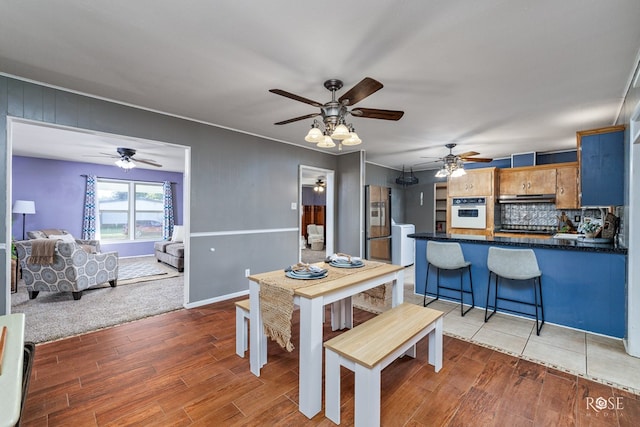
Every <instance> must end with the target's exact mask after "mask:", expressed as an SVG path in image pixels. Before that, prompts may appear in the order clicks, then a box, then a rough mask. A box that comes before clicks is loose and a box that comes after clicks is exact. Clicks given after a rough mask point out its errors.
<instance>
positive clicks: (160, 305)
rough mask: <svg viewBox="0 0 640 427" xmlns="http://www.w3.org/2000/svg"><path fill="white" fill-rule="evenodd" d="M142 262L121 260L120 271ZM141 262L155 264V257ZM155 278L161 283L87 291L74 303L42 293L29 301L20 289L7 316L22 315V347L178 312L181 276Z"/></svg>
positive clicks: (67, 296) (68, 295)
mask: <svg viewBox="0 0 640 427" xmlns="http://www.w3.org/2000/svg"><path fill="white" fill-rule="evenodd" d="M141 260H142V259H141V258H135V259H123V260H121V265H122V264H127V263H136V262H140V261H141ZM144 260H145V261H148V262H149V263H155V264H156V265H157V264H158V263H157V261H156V260H155V258H154V257H146V258H145V259H144ZM151 265H154V264H151ZM154 266H155V265H154ZM163 268H168V269H170V268H171V267H168V266H167V267H163ZM174 271H175V270H174ZM156 277H159V278H153V277H145V278H143V279H146V280H141V281H138V282H136V283H135V284H129V285H127V286H121V283H120V281H118V286H116V287H115V288H112V287H110V286H109V284H106V285H105V286H100V287H93V288H89V289H86V290H84V291H83V293H82V298H81V299H80V300H77V301H76V300H74V299H73V296H72V295H71V292H40V294H39V295H38V297H37V298H36V299H33V300H30V299H29V295H28V293H27V290H26V288H25V286H24V283H19V284H18V292H17V293H15V294H12V295H11V312H12V313H25V316H26V328H25V339H26V341H32V342H35V343H41V342H46V341H53V340H57V339H60V338H66V337H70V336H74V335H78V334H82V333H85V332H89V331H93V330H97V329H102V328H106V327H109V326H114V325H119V324H121V323H126V322H130V321H133V320H137V319H142V318H145V317H149V316H154V315H157V314H161V313H165V312H168V311H172V310H177V309H180V308H182V307H183V304H184V275H183V273H177V271H175V274H174V273H171V274H169V273H167V274H163V275H160V276H156Z"/></svg>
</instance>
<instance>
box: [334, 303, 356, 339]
mask: <svg viewBox="0 0 640 427" xmlns="http://www.w3.org/2000/svg"><path fill="white" fill-rule="evenodd" d="M352 327H353V305H352V302H351V297H346V298H343V299H341V300H340V301H336V302H333V303H331V330H332V331H337V330H341V329H345V328H349V329H351V328H352Z"/></svg>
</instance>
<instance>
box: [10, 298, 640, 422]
mask: <svg viewBox="0 0 640 427" xmlns="http://www.w3.org/2000/svg"><path fill="white" fill-rule="evenodd" d="M354 311H355V321H356V323H360V322H363V321H366V320H367V319H369V318H370V317H371V316H373V315H372V314H370V313H368V312H365V311H361V310H358V309H355V310H354ZM328 315H329V314H328V312H327V316H328ZM327 318H328V317H327ZM293 320H294V330H293V332H294V337H295V336H297V334H299V318H298V312H297V311H296V312H295V313H294V319H293ZM335 334H336V333H334V332H331V330H330V325H329V322H327V326H326V327H325V339H327V338H329V337H331V336H333V335H335ZM296 342H297V339H295V340H294V343H296ZM247 356H248V355H247ZM426 357H427V340H423V341H422V342H421V343H420V344H419V347H418V358H417V359H410V358H403V359H399V360H397V361H395V362H394V363H392V364H391V365H390V366H389V367H387V368H386V369H385V370H384V371H383V373H382V400H381V405H382V410H381V421H382V425H384V426H468V425H473V426H506V425H509V426H551V425H562V426H565V425H566V426H586V425H590V426H591V425H593V426H618V425H620V426H632V425H638V422H639V421H640V397H639V396H636V395H633V394H630V393H628V392H625V391H622V390H618V389H614V388H611V387H609V386H605V385H602V384H599V383H596V382H592V381H588V380H585V379H583V378H580V377H576V376H572V375H568V374H566V373H564V372H560V371H556V370H553V369H550V368H546V367H544V366H541V365H537V364H534V363H531V362H528V361H525V360H522V359H518V358H514V357H512V356H508V355H506V354H503V353H499V352H496V351H493V350H491V349H488V348H485V347H480V346H477V345H474V344H470V343H467V342H465V341H461V340H457V339H454V338H451V337H445V338H444V361H443V369H442V370H441V371H440V372H439V373H437V374H436V373H434V372H433V367H432V366H430V365H428V364H427V363H426ZM297 358H298V351H297V350H294V351H293V352H292V353H287V352H286V351H284V350H282V349H281V348H280V347H278V346H277V345H276V344H274V343H269V362H268V363H267V365H266V366H265V367H264V368H263V370H262V374H261V376H260V377H256V376H254V375H253V374H251V373H250V371H249V359H248V357H245V358H240V357H238V356H237V355H236V354H235V308H234V305H233V301H227V302H222V303H217V304H212V305H208V306H205V307H201V308H196V309H191V310H178V311H174V312H171V313H166V314H162V315H159V316H156V317H152V318H147V319H143V320H139V321H136V322H132V323H128V324H124V325H120V326H117V327H113V328H110V329H105V330H101V331H96V332H92V333H88V334H85V335H81V336H78V337H72V338H68V339H64V340H60V341H56V342H52V343H47V344H41V345H38V346H37V348H36V355H35V363H34V367H33V371H32V378H31V385H30V389H29V393H28V396H27V400H26V405H25V409H24V413H23V417H22V425H23V426H39V427H40V426H59V425H73V426H118V425H141V426H147V425H152V426H155V425H159V426H212V425H225V426H226V425H231V426H233V425H251V426H263V425H290V426H298V425H321V426H331V425H334V424H333V423H332V422H331V421H329V420H328V419H326V418H325V417H324V410H323V411H322V412H321V413H319V414H318V415H316V416H315V417H314V418H313V419H311V420H309V419H307V418H306V417H305V416H304V415H302V414H301V413H300V412H299V411H298V408H297V400H298V375H297V373H298V361H297ZM342 373H343V379H342V392H341V393H342V424H341V425H347V426H348V425H352V424H353V374H352V373H351V372H349V371H347V370H346V369H344V368H343V371H342Z"/></svg>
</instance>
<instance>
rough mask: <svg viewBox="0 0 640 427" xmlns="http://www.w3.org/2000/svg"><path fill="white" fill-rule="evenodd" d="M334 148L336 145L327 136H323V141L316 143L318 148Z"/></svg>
mask: <svg viewBox="0 0 640 427" xmlns="http://www.w3.org/2000/svg"><path fill="white" fill-rule="evenodd" d="M335 146H336V143H335V142H333V139H331V137H330V136H329V135H325V136H324V137H323V139H322V140H321V141H320V142H318V147H320V148H333V147H335Z"/></svg>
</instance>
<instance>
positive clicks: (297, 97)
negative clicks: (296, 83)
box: [269, 89, 323, 124]
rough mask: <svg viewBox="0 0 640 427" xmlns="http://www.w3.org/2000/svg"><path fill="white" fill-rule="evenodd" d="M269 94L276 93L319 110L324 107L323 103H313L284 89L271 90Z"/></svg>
mask: <svg viewBox="0 0 640 427" xmlns="http://www.w3.org/2000/svg"><path fill="white" fill-rule="evenodd" d="M269 92H271V93H275V94H276V95H280V96H284V97H285V98H290V99H294V100H296V101H300V102H304V103H305V104H309V105H313V106H314V107H318V108H319V107H322V105H323V104H321V103H319V102H317V101H313V100H311V99H308V98H304V97H302V96H298V95H295V94H293V93H291V92H287V91H285V90H282V89H269ZM276 124H277V123H276Z"/></svg>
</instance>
